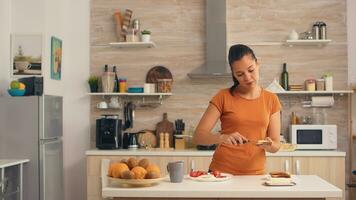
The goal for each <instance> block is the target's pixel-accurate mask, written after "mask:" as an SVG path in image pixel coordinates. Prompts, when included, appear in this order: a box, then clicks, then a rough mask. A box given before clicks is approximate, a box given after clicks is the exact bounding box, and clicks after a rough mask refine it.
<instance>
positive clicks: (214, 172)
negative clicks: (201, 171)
mask: <svg viewBox="0 0 356 200" xmlns="http://www.w3.org/2000/svg"><path fill="white" fill-rule="evenodd" d="M212 174H213V175H214V176H215V177H216V178H218V177H219V176H221V172H220V171H217V170H215V171H212Z"/></svg>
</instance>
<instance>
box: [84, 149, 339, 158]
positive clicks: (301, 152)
mask: <svg viewBox="0 0 356 200" xmlns="http://www.w3.org/2000/svg"><path fill="white" fill-rule="evenodd" d="M213 154H214V151H199V150H195V149H187V150H162V149H152V150H146V149H137V150H126V149H119V150H99V149H93V150H88V151H86V155H87V156H207V157H208V156H212V155H213ZM266 155H267V156H269V157H273V156H277V157H278V156H292V157H293V156H307V157H308V156H320V157H324V156H325V157H345V156H346V153H345V152H341V151H327V150H326V151H322V150H319V151H317V150H313V151H305V150H297V151H292V152H287V151H285V152H283V151H280V152H277V153H267V154H266Z"/></svg>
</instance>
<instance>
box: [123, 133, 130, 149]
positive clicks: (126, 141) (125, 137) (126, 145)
mask: <svg viewBox="0 0 356 200" xmlns="http://www.w3.org/2000/svg"><path fill="white" fill-rule="evenodd" d="M122 148H123V149H128V148H129V133H124V134H123V136H122Z"/></svg>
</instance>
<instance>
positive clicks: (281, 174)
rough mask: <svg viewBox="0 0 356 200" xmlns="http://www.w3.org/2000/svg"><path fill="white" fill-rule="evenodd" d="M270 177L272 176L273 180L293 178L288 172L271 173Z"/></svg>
mask: <svg viewBox="0 0 356 200" xmlns="http://www.w3.org/2000/svg"><path fill="white" fill-rule="evenodd" d="M269 175H271V177H272V178H290V177H291V176H290V174H289V173H288V172H282V171H275V172H270V173H269Z"/></svg>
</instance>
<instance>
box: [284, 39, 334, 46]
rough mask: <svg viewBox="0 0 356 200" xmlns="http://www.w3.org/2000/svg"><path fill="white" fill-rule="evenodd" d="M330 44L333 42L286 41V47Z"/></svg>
mask: <svg viewBox="0 0 356 200" xmlns="http://www.w3.org/2000/svg"><path fill="white" fill-rule="evenodd" d="M330 42H331V40H286V45H288V46H294V45H303V46H307V45H313V46H324V45H327V44H328V43H330Z"/></svg>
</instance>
